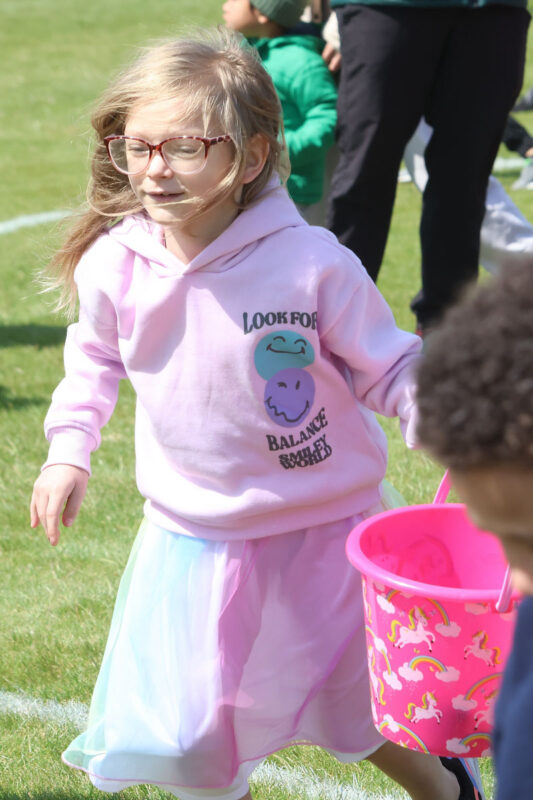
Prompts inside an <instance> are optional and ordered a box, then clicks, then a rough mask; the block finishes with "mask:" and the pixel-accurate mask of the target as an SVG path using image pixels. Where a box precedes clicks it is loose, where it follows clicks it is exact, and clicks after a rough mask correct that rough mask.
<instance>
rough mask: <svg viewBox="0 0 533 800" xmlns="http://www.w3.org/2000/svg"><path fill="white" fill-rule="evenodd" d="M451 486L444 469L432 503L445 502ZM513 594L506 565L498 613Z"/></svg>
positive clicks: (509, 569)
mask: <svg viewBox="0 0 533 800" xmlns="http://www.w3.org/2000/svg"><path fill="white" fill-rule="evenodd" d="M451 488H452V482H451V480H450V473H449V470H446V472H445V473H444V475H443V476H442V480H441V482H440V483H439V488H438V489H437V493H436V494H435V497H434V498H433V503H434V504H435V503H445V502H446V500H447V498H448V495H449V494H450V489H451ZM512 594H513V587H512V584H511V568H510V567H509V565H507V569H506V570H505V575H504V578H503V583H502V588H501V589H500V594H499V597H498V599H497V600H496V606H495V607H496V611H498V612H499V613H500V614H505V612H506V611H508V610H509V606H510V605H511V600H512Z"/></svg>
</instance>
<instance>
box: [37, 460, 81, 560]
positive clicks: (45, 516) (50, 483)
mask: <svg viewBox="0 0 533 800" xmlns="http://www.w3.org/2000/svg"><path fill="white" fill-rule="evenodd" d="M88 480H89V474H88V473H87V472H86V471H85V470H84V469H81V468H80V467H73V466H71V465H70V464H53V465H52V466H50V467H46V469H44V470H43V471H42V472H41V474H40V475H39V477H38V478H37V480H36V481H35V484H34V486H33V494H32V496H31V503H30V514H31V521H30V524H31V527H32V528H36V527H37V525H38V524H39V522H40V523H41V524H42V526H43V528H44V530H45V533H46V535H47V537H48V540H49V542H50V544H52V545H56V544H57V543H58V541H59V518H60V517H61V521H62V522H63V525H65V526H66V527H67V528H68V527H69V526H70V525H72V523H73V522H74V520H75V519H76V516H77V514H78V511H79V510H80V506H81V502H82V500H83V498H84V496H85V491H86V489H87V481H88Z"/></svg>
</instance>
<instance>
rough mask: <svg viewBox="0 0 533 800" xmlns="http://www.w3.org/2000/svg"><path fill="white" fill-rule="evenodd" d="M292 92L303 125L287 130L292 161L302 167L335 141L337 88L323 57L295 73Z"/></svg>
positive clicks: (295, 165) (289, 91) (291, 84)
mask: <svg viewBox="0 0 533 800" xmlns="http://www.w3.org/2000/svg"><path fill="white" fill-rule="evenodd" d="M286 91H287V93H290V96H291V99H292V102H293V104H294V106H295V107H296V108H297V109H298V113H299V116H300V118H301V120H302V122H301V124H300V125H299V126H298V127H296V128H294V129H287V130H285V139H286V142H287V148H288V151H289V154H290V159H291V164H292V165H293V167H295V168H298V167H299V166H301V165H305V164H309V163H310V162H313V161H314V160H315V159H316V157H317V155H318V154H322V153H323V152H324V151H325V150H327V149H328V148H329V147H331V145H332V144H333V142H334V140H335V125H336V122H337V89H336V87H335V82H334V80H333V78H332V76H331V74H330V72H329V70H328V69H327V67H326V65H325V63H324V61H322V58H321V57H320V56H318V55H317V60H316V63H312V64H309V65H308V66H306V68H305V69H301V70H299V71H298V72H297V73H296V74H295V75H293V76H292V79H291V81H290V86H289V87H288V88H287V89H286Z"/></svg>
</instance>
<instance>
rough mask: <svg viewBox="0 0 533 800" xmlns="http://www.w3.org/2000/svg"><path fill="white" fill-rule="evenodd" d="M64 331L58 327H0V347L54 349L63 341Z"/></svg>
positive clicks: (31, 325)
mask: <svg viewBox="0 0 533 800" xmlns="http://www.w3.org/2000/svg"><path fill="white" fill-rule="evenodd" d="M65 334H66V329H65V328H64V327H61V326H58V325H33V324H29V325H0V347H14V346H15V345H21V344H22V345H35V346H36V347H37V348H38V349H39V350H40V349H42V348H43V347H54V346H55V345H58V344H63V342H64V341H65Z"/></svg>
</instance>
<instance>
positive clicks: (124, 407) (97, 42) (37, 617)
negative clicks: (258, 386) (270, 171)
mask: <svg viewBox="0 0 533 800" xmlns="http://www.w3.org/2000/svg"><path fill="white" fill-rule="evenodd" d="M219 20H220V5H219V3H218V2H215V0H207V2H205V3H203V4H199V3H195V2H193V0H179V2H170V0H156V1H155V2H153V3H150V4H147V3H145V2H140V1H139V0H129V1H128V2H127V3H122V2H119V1H118V0H107V1H106V2H104V1H103V0H93V2H91V3H83V4H82V3H79V4H78V3H73V2H71V0H2V25H1V26H0V52H2V54H3V64H4V69H3V70H2V72H1V73H0V88H1V94H2V97H3V103H2V107H1V109H0V165H1V167H2V182H3V191H2V192H1V193H0V223H1V222H2V221H6V220H11V219H13V218H17V217H19V216H20V215H32V214H37V213H41V212H50V211H54V210H58V209H71V208H74V207H75V206H76V205H77V204H78V202H79V201H80V200H81V199H82V197H83V194H84V189H85V181H86V165H87V150H88V145H87V142H88V137H87V132H88V128H89V123H88V119H89V109H90V106H91V103H92V101H93V99H94V98H95V97H96V96H97V95H98V94H99V92H100V90H101V89H102V88H103V86H104V85H105V83H106V82H107V79H108V76H109V74H110V73H111V71H113V70H114V69H115V68H117V67H118V66H119V65H120V64H121V63H123V62H124V61H125V60H127V59H129V58H130V56H131V53H132V47H133V46H134V45H136V44H139V43H143V42H145V41H146V40H148V39H152V38H156V37H159V36H162V35H168V34H170V33H172V32H175V31H177V30H179V29H180V27H182V26H184V25H190V24H200V25H205V24H208V23H214V22H218V21H219ZM532 84H533V57H532V58H530V59H529V60H528V65H527V72H526V79H525V86H526V87H529V86H531V85H532ZM519 116H520V118H521V119H522V120H523V121H524V122H525V124H527V125H530V126H531V127H532V128H533V114H531V122H530V117H529V115H528V114H527V113H526V114H522V115H519ZM502 155H506V153H505V151H504V150H502ZM516 174H517V173H515V174H512V173H511V174H509V175H507V176H506V178H505V179H504V182H505V184H506V185H507V186H510V184H511V183H512V181H513V180H514V179H515V178H516ZM460 179H461V176H460V175H457V181H458V186H460ZM513 197H514V199H515V200H516V201H517V202H518V203H519V204H520V206H521V208H522V210H523V211H524V213H525V214H526V215H527V216H528V217H529V218H530V219H532V220H533V192H530V193H528V192H521V193H515V194H514V195H513ZM419 209H420V197H419V195H418V193H417V191H416V189H415V188H414V187H413V186H412V185H400V186H399V188H398V198H397V203H396V209H395V215H394V221H393V227H392V231H391V235H390V240H389V245H388V248H387V253H386V259H385V264H384V267H383V273H382V278H381V280H380V287H381V289H382V291H383V292H384V294H385V296H386V297H387V299H388V301H389V302H390V304H391V305H392V307H393V309H394V311H395V313H396V315H397V319H398V322H399V323H400V324H401V325H403V326H405V327H407V328H412V325H413V320H412V318H411V315H410V312H409V311H408V303H409V299H410V297H411V295H412V294H414V292H415V291H416V289H417V288H418V236H417V229H418V220H419ZM0 230H1V225H0ZM58 240H59V232H58V228H57V225H56V224H42V225H39V226H35V227H21V228H18V229H14V230H12V231H11V232H8V233H3V234H2V235H0V253H1V254H2V255H1V265H0V275H1V285H2V291H1V294H0V430H1V434H2V435H1V437H0V515H1V520H2V525H1V529H0V558H1V562H0V569H1V575H2V577H1V581H0V610H1V613H0V654H1V659H0V663H1V666H2V670H1V675H0V799H1V800H26V799H28V800H29V799H30V798H32V800H72V799H74V798H80V799H81V798H97V797H102V795H101V794H100V793H98V792H96V790H94V789H92V788H91V786H90V784H89V782H88V781H87V780H86V779H85V778H84V777H83V776H80V775H79V774H77V773H74V772H72V771H70V770H68V769H67V768H66V767H64V766H62V764H61V762H60V761H59V755H60V753H61V750H62V749H63V748H64V747H65V745H66V744H67V743H68V741H69V740H70V738H72V737H73V736H74V735H75V734H76V732H77V730H78V728H79V726H80V725H81V724H82V723H81V720H82V719H83V716H84V713H85V707H86V704H87V703H88V702H89V699H90V695H91V691H92V687H93V684H94V681H95V677H96V674H97V670H98V666H99V661H100V658H101V655H102V652H103V646H104V642H105V636H106V632H107V628H108V624H109V620H110V615H111V610H112V603H113V599H114V596H115V593H116V588H117V584H118V580H119V578H120V574H121V571H122V568H123V566H124V564H125V561H126V557H127V554H128V550H129V547H130V544H131V541H132V536H133V533H134V531H135V529H136V526H137V524H138V520H139V518H140V515H141V511H142V501H141V498H140V497H139V496H138V493H137V491H136V488H135V483H134V469H133V437H132V420H133V396H132V392H131V390H130V389H129V387H128V386H127V385H124V386H123V387H122V389H121V396H120V401H119V404H118V407H117V410H116V412H115V415H114V417H113V419H112V421H111V423H110V425H109V426H108V428H107V429H106V431H105V436H104V443H103V445H102V447H101V449H100V450H99V451H98V453H97V454H96V455H95V457H94V459H93V471H94V476H93V478H92V479H91V485H90V491H89V494H88V497H87V499H86V501H85V504H84V507H83V510H82V512H81V514H80V518H79V520H78V522H77V523H76V525H75V528H74V529H73V530H71V531H69V532H67V533H66V534H65V535H64V536H63V539H62V542H61V544H60V546H59V547H58V548H57V549H52V548H50V547H49V546H48V545H47V544H46V542H45V539H44V536H43V534H42V533H41V532H32V531H31V530H30V529H29V524H28V520H29V514H28V510H27V509H28V501H29V496H30V494H31V486H32V483H33V480H34V479H35V477H36V475H37V473H38V470H39V466H40V464H41V463H42V462H43V460H44V457H45V453H46V444H45V441H44V437H43V434H42V421H43V417H44V414H45V412H46V408H47V406H48V403H49V398H50V394H51V392H52V390H53V388H54V386H55V385H56V383H57V381H58V380H59V378H60V376H61V373H62V343H63V340H64V325H65V323H64V320H63V319H61V318H59V317H57V316H55V315H54V314H52V312H51V307H50V300H49V298H47V297H44V296H43V295H42V294H39V292H38V287H37V285H36V283H35V275H36V272H37V270H38V269H39V268H41V267H43V266H44V265H45V263H46V262H47V260H48V258H49V256H50V254H51V252H52V251H53V249H54V247H55V246H56V244H57V242H58ZM385 425H386V429H387V432H388V434H389V439H390V450H391V467H390V476H389V477H390V479H391V480H392V482H393V483H394V484H395V485H396V486H397V487H398V488H399V489H400V490H401V491H402V492H403V493H404V495H405V496H406V497H407V499H408V500H409V501H410V502H414V501H420V502H424V501H428V500H429V499H430V498H431V496H432V493H433V491H434V489H435V487H436V484H437V481H438V478H439V475H440V470H439V468H438V467H436V466H435V465H434V464H432V463H431V462H430V461H429V460H428V459H427V458H426V457H424V456H423V455H421V454H420V453H408V452H407V451H406V449H405V447H404V446H403V443H402V441H401V439H400V437H399V434H398V432H397V429H396V425H395V424H391V423H388V422H387V423H385ZM484 770H485V775H486V778H487V781H488V784H487V785H488V787H490V786H491V785H492V784H491V780H492V779H491V769H490V763H488V762H487V763H485V764H484ZM254 788H255V790H256V796H257V798H258V799H259V800H281V798H297V797H302V798H303V797H316V798H330V797H331V798H344V800H355V798H360V797H376V798H380V797H389V798H400V797H403V795H402V794H401V792H400V791H399V790H398V789H397V788H396V787H395V786H394V785H393V784H392V783H390V782H389V781H387V780H386V779H384V778H383V777H382V776H381V775H380V774H379V773H378V772H377V771H375V770H373V769H372V768H371V767H370V766H369V765H367V764H363V765H361V766H357V767H341V766H339V765H338V764H337V763H336V762H334V761H333V759H331V758H330V757H329V756H327V755H326V754H324V753H322V752H321V751H318V750H317V749H315V748H301V749H299V750H294V749H292V750H288V751H284V752H283V753H280V754H278V755H276V756H275V757H273V758H272V759H271V760H270V762H269V763H268V764H267V766H266V767H265V768H263V769H262V771H261V772H260V773H258V775H257V778H256V780H255V784H254ZM124 797H125V798H129V800H138V799H140V798H162V797H163V795H162V793H161V792H159V791H158V790H157V789H154V788H148V787H143V788H136V789H131V790H128V791H127V792H125V793H124Z"/></svg>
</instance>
